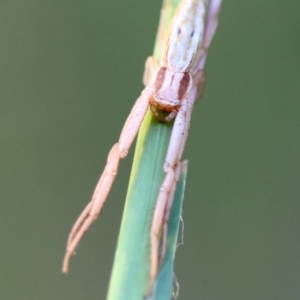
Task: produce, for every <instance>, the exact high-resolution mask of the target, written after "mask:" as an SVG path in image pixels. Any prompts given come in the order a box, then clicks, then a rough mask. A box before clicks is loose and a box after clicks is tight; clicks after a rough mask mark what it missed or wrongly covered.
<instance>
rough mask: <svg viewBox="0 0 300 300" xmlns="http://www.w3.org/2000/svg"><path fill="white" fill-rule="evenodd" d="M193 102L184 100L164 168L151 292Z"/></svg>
mask: <svg viewBox="0 0 300 300" xmlns="http://www.w3.org/2000/svg"><path fill="white" fill-rule="evenodd" d="M191 99H192V98H188V99H185V100H183V103H182V106H181V108H180V110H179V112H178V113H177V116H176V119H175V122H174V125H173V130H172V133H171V138H170V142H169V146H168V151H167V155H166V160H165V164H164V171H165V173H166V175H165V178H164V181H163V183H162V185H161V187H160V190H159V194H158V197H157V202H156V206H155V210H154V215H153V219H152V226H151V232H150V244H151V249H150V288H149V290H151V289H152V286H153V283H154V280H155V278H156V275H157V272H158V268H159V265H160V263H161V261H162V259H163V256H164V250H163V251H162V253H161V254H160V253H159V248H160V247H159V245H160V240H161V239H160V238H161V234H162V230H163V228H165V229H164V230H163V231H164V233H163V235H165V234H166V231H167V222H168V220H169V215H170V211H171V209H172V204H173V198H174V192H175V189H176V185H177V182H178V180H179V178H180V174H181V162H180V159H181V156H182V152H183V149H184V146H185V143H186V137H187V135H188V129H189V124H190V119H191V114H192V109H193V104H194V101H193V100H191ZM164 244H165V242H164V241H163V244H162V249H165V245H164Z"/></svg>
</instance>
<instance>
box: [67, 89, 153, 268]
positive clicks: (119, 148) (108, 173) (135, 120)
mask: <svg viewBox="0 0 300 300" xmlns="http://www.w3.org/2000/svg"><path fill="white" fill-rule="evenodd" d="M152 93H153V92H152V90H151V89H150V88H148V87H146V88H145V89H144V90H143V92H142V94H141V96H140V97H139V98H138V99H137V101H136V103H135V105H134V106H133V108H132V110H131V112H130V115H129V116H128V118H127V120H126V122H125V125H124V127H123V130H122V132H121V135H120V139H119V142H118V143H116V144H115V145H114V146H113V147H112V149H111V150H110V152H109V155H108V158H107V163H106V166H105V168H104V171H103V173H102V175H101V177H100V179H99V181H98V183H97V186H96V188H95V191H94V194H93V196H92V200H91V201H90V203H89V204H88V205H87V206H86V208H85V209H84V210H83V212H82V213H81V215H80V216H79V218H78V219H77V221H76V222H75V224H74V226H73V228H72V230H71V233H70V235H69V238H68V242H67V249H66V254H65V257H64V262H63V268H62V272H63V273H67V272H68V267H69V260H70V257H71V255H72V254H73V253H74V251H75V249H76V247H77V245H78V243H79V242H80V240H81V239H82V237H83V236H84V234H85V233H86V231H87V230H88V229H89V227H90V226H91V224H92V223H93V222H94V221H95V220H96V219H97V217H98V215H99V214H100V212H101V209H102V207H103V205H104V203H105V201H106V198H107V196H108V194H109V191H110V189H111V187H112V184H113V182H114V180H115V177H116V175H117V172H118V166H119V162H120V159H122V158H124V157H125V156H126V155H127V153H128V151H129V148H130V146H131V144H132V142H133V140H134V138H135V137H136V135H137V132H138V130H139V128H140V126H141V123H142V121H143V119H144V117H145V114H146V112H147V109H148V106H149V100H150V98H151V97H152Z"/></svg>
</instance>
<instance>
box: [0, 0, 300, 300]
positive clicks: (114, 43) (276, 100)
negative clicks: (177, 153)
mask: <svg viewBox="0 0 300 300" xmlns="http://www.w3.org/2000/svg"><path fill="white" fill-rule="evenodd" d="M160 6H161V1H160V0H156V1H134V0H127V1H116V0H97V1H95V0H85V1H77V0H72V1H71V0H65V1H55V0H52V1H41V0H28V1H20V0H19V1H18V0H9V1H7V0H1V3H0V241H1V245H0V299H3V300H16V299H22V300H27V299H28V300H29V299H30V300H40V299H43V300H48V299H51V300H53V299H58V300H63V299H64V300H70V299H72V300H76V299H90V300H93V299H105V297H106V292H107V286H108V282H109V276H110V271H111V267H112V262H113V256H114V249H115V246H116V241H117V235H118V230H119V226H120V221H121V215H122V209H123V206H124V199H125V194H126V186H127V183H128V178H129V172H130V167H131V162H132V155H133V151H132V152H131V153H130V155H129V156H128V158H127V159H126V160H124V161H123V162H122V163H121V167H120V172H119V176H118V178H117V180H116V183H115V185H114V187H113V191H112V193H111V195H110V197H109V201H108V202H107V204H106V206H105V209H104V211H103V213H102V215H101V218H100V219H98V221H97V222H96V223H95V224H94V225H93V227H92V229H91V230H90V231H89V232H88V234H87V235H86V237H85V238H84V241H83V242H82V243H81V245H80V247H79V248H78V251H77V255H76V257H75V258H73V260H72V263H71V269H70V273H69V275H68V276H66V277H64V276H62V275H61V272H60V269H61V262H62V258H63V254H64V249H65V242H66V238H67V235H68V232H69V230H70V228H71V226H72V225H73V222H74V221H75V219H76V217H77V216H78V214H79V213H80V211H81V209H82V208H83V207H84V206H85V205H86V203H87V202H88V201H89V199H90V196H91V194H92V191H93V188H94V186H95V184H96V182H97V180H98V177H99V175H100V173H101V172H102V169H103V167H104V164H105V161H106V156H107V153H108V151H109V149H110V147H111V145H112V144H113V143H114V142H116V141H117V139H118V136H119V133H120V130H121V128H122V126H123V123H124V121H125V118H126V116H127V115H128V113H129V111H130V109H131V107H132V105H133V103H134V101H135V99H136V98H137V96H138V95H139V93H140V91H141V89H142V83H141V78H142V74H143V68H144V62H145V59H146V57H147V56H148V55H150V54H151V53H152V49H153V43H154V38H155V33H156V29H157V23H158V19H159V10H160ZM299 13H300V4H299V2H298V1H291V0H286V1H259V0H252V1H224V4H223V9H222V13H221V21H220V26H219V29H218V32H217V35H216V37H215V40H214V42H213V45H212V48H211V51H210V54H209V57H208V61H207V68H206V71H207V74H208V76H207V78H208V79H207V85H206V90H205V96H204V98H203V99H202V100H201V101H199V102H198V103H197V105H196V107H195V110H194V113H193V120H192V126H191V130H190V135H189V139H188V144H187V148H186V151H185V154H184V158H187V159H189V161H190V165H189V173H188V181H187V189H186V196H185V203H184V212H183V217H184V222H185V231H184V240H185V243H184V245H183V246H180V247H179V248H178V251H177V257H176V265H175V268H176V276H177V279H178V281H179V283H180V294H179V299H205V300H216V299H222V300H227V299H228V300H235V299H236V300H240V299H244V300H248V299H249V300H252V299H256V300H259V299H264V300H267V299H272V300H277V299H278V300H281V299H285V300H294V299H299V298H300V234H299V233H300V221H299V216H300V201H299V196H300V185H299V178H300V176H299V175H300V174H299V173H300V155H299V147H300V135H299V125H300V118H299V117H300V104H299V96H300V72H299V67H300V17H299V16H300V15H299Z"/></svg>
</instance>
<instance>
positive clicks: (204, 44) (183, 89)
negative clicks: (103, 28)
mask: <svg viewBox="0 0 300 300" xmlns="http://www.w3.org/2000/svg"><path fill="white" fill-rule="evenodd" d="M217 2H218V3H219V4H218V5H219V6H220V0H219V1H217ZM207 3H208V0H206V1H204V0H182V1H181V3H180V4H179V7H178V8H177V10H176V13H175V16H174V18H173V21H172V23H171V26H170V30H169V32H168V35H167V36H166V38H165V42H164V48H163V51H162V57H161V61H160V64H159V65H158V64H157V62H156V60H155V58H153V57H149V58H148V59H147V61H146V68H145V73H144V80H143V81H144V84H145V86H146V87H145V89H144V90H143V91H142V93H141V96H140V97H139V98H138V99H137V101H136V103H135V105H134V107H133V108H132V110H131V112H130V115H129V116H128V118H127V120H126V122H125V125H124V127H123V130H122V132H121V135H120V138H119V141H118V143H116V144H115V145H114V146H113V147H112V149H111V150H110V152H109V155H108V158H107V164H106V166H105V169H104V171H103V173H102V176H101V177H100V180H99V182H98V184H97V186H96V189H95V191H94V194H93V196H92V200H91V202H90V203H89V204H88V205H87V206H86V208H85V209H84V210H83V212H82V213H81V215H80V216H79V218H78V219H77V221H76V223H75V224H74V226H73V228H72V230H71V233H70V235H69V238H68V242H67V250H66V254H65V258H64V263H63V273H67V271H68V263H69V259H70V257H71V255H72V254H73V253H74V251H75V248H76V246H77V245H78V243H79V241H80V240H81V238H82V237H83V235H84V233H85V232H86V231H87V230H88V229H89V227H90V226H91V224H92V223H93V222H94V221H95V220H96V219H97V217H98V215H99V213H100V211H101V209H102V207H103V205H104V202H105V201H106V198H107V196H108V193H109V191H110V189H111V186H112V184H113V182H114V179H115V177H116V175H117V171H118V165H119V161H120V159H122V158H124V157H125V156H126V155H127V153H128V151H129V148H130V146H131V144H132V142H133V140H134V138H135V137H136V135H137V133H138V130H139V128H140V126H141V123H142V121H143V119H144V117H145V114H146V112H147V110H148V108H149V107H150V110H151V111H152V113H153V115H154V116H155V118H157V119H158V120H159V121H160V122H169V121H171V120H172V119H174V118H175V121H174V125H173V129H172V133H171V137H170V142H169V146H168V150H167V155H166V159H165V163H164V166H163V169H164V172H165V173H166V175H165V179H164V181H163V183H162V185H161V188H160V191H159V194H158V197H157V204H156V208H155V211H154V216H153V221H152V227H151V232H150V240H151V258H150V259H151V262H150V263H151V270H150V273H151V274H150V278H151V282H152V281H153V279H154V278H155V276H156V274H157V270H158V266H159V263H160V261H159V254H158V251H159V233H160V230H161V228H164V229H163V234H165V232H166V230H167V229H166V224H167V221H168V218H169V213H170V209H171V206H172V201H173V194H174V190H175V187H176V183H177V182H178V179H179V176H180V173H181V163H180V160H181V157H182V154H183V151H184V148H185V144H186V139H187V135H188V129H189V125H190V119H191V114H192V110H193V106H194V102H195V100H196V98H197V97H200V96H201V94H202V91H203V87H204V82H205V73H204V71H203V70H202V68H203V66H204V61H205V58H206V54H207V49H208V47H209V45H210V42H211V39H212V36H213V34H214V31H215V28H216V24H217V22H216V21H215V23H214V24H215V25H214V26H215V28H213V29H212V30H211V33H209V34H207V32H206V29H207V28H206V27H207V24H206V23H205V19H206V9H207ZM215 14H216V15H217V13H216V12H215ZM199 66H200V67H199ZM149 82H150V84H149ZM161 256H162V255H161ZM161 256H160V257H161Z"/></svg>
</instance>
